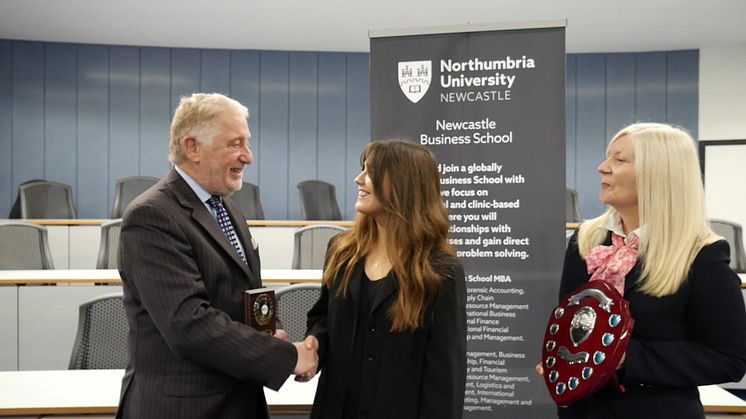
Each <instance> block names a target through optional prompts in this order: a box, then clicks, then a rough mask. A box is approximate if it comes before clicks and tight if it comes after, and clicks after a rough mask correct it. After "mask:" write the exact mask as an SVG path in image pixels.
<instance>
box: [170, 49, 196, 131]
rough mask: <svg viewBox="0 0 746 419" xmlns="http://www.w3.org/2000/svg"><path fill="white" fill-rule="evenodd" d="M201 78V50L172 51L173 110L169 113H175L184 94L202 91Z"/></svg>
mask: <svg viewBox="0 0 746 419" xmlns="http://www.w3.org/2000/svg"><path fill="white" fill-rule="evenodd" d="M201 79H202V54H201V53H200V50H198V49H174V50H172V51H171V111H170V112H169V115H173V114H174V111H175V110H176V107H177V106H179V100H181V97H182V96H189V95H191V94H192V93H195V92H201V91H202V89H201V88H200V80H201ZM169 124H170V122H169ZM169 126H170V125H169Z"/></svg>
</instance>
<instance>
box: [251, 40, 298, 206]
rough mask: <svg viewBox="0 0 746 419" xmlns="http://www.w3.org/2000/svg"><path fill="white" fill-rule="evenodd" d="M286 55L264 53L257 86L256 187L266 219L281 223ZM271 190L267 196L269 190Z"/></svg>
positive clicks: (285, 177) (284, 181) (285, 180)
mask: <svg viewBox="0 0 746 419" xmlns="http://www.w3.org/2000/svg"><path fill="white" fill-rule="evenodd" d="M288 60H289V55H288V53H286V52H263V53H262V60H261V65H260V74H261V79H262V84H261V86H260V87H259V98H260V99H259V108H260V109H261V110H262V112H261V115H259V124H260V128H259V132H258V137H259V141H258V142H259V144H260V145H259V153H258V155H257V156H255V157H256V158H257V159H258V161H257V162H256V163H255V164H257V165H258V166H259V187H260V188H262V191H263V193H264V196H265V197H269V196H271V199H269V200H265V199H262V205H263V206H264V215H265V216H266V217H267V219H270V220H272V219H276V220H283V219H286V218H287V214H288V201H287V195H288V189H289V188H290V185H289V184H288V160H287V155H288V67H289V61H288ZM270 190H271V191H272V192H271V195H268V191H270Z"/></svg>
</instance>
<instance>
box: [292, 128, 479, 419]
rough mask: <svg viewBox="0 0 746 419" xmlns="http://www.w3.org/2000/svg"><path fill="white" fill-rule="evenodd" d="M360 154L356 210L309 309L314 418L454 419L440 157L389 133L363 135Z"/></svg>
mask: <svg viewBox="0 0 746 419" xmlns="http://www.w3.org/2000/svg"><path fill="white" fill-rule="evenodd" d="M361 163H362V166H363V171H362V173H360V175H358V177H357V178H355V183H356V184H357V185H358V200H357V202H356V203H355V209H356V210H357V211H358V216H357V219H356V221H355V224H354V226H353V228H352V230H350V231H349V232H345V233H342V234H340V235H339V236H337V237H336V238H335V240H333V241H332V244H331V245H330V247H329V250H328V252H327V262H326V269H325V270H324V275H323V284H324V285H323V288H322V293H321V298H320V300H319V301H318V302H317V303H316V305H315V306H314V307H313V309H312V310H311V311H310V312H309V313H308V337H307V340H306V343H307V344H308V345H309V346H313V347H316V348H318V351H319V358H320V369H321V377H320V378H319V384H318V389H317V392H316V399H315V401H314V406H313V412H312V414H311V417H312V418H324V419H335V418H371V419H372V418H381V419H384V418H385V419H390V418H408V419H415V418H428V419H433V418H449V419H451V418H460V417H461V415H462V409H463V400H464V386H465V377H466V313H465V303H466V297H465V283H464V272H463V268H462V266H461V264H460V262H459V261H458V259H457V258H456V256H455V252H454V251H453V249H452V248H451V246H450V245H449V244H448V241H447V238H446V236H447V234H448V216H447V214H446V210H445V208H444V206H443V203H442V201H441V197H440V179H439V175H438V170H437V164H436V161H435V158H434V156H433V154H432V153H431V152H430V151H428V150H427V149H425V148H424V147H421V146H419V145H417V144H414V143H410V142H405V141H398V140H389V141H376V142H373V143H371V144H369V145H368V146H367V147H366V148H365V150H364V151H363V153H362V156H361ZM309 378H310V376H305V377H299V379H301V380H303V379H309Z"/></svg>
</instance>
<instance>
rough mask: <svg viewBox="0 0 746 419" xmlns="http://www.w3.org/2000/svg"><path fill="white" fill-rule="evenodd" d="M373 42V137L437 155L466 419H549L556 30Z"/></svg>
mask: <svg viewBox="0 0 746 419" xmlns="http://www.w3.org/2000/svg"><path fill="white" fill-rule="evenodd" d="M370 38H371V40H370V51H371V53H370V61H371V62H370V74H371V135H372V139H374V140H376V139H384V138H400V139H407V140H409V141H413V142H416V143H418V144H422V145H424V146H427V147H428V148H429V149H431V150H432V151H433V152H434V153H435V155H436V157H437V158H438V162H439V170H440V176H441V178H440V179H441V190H442V192H441V194H442V197H443V202H444V203H445V205H446V207H447V209H448V214H449V218H450V222H451V227H450V235H449V240H450V242H451V244H453V246H454V247H455V249H456V250H457V252H458V255H459V257H460V258H461V261H462V262H463V264H464V268H465V270H466V285H467V291H468V292H467V301H466V311H467V325H468V332H467V384H466V393H465V394H464V417H465V418H521V419H529V418H537V419H539V418H541V419H544V418H547V417H553V416H554V412H555V407H554V404H553V403H552V401H551V399H550V397H549V395H548V393H547V389H546V387H545V385H544V381H543V379H542V378H541V377H540V376H538V375H537V374H536V372H535V371H534V366H535V365H536V364H538V363H539V362H540V361H541V360H540V357H541V349H542V348H541V345H542V338H543V336H544V330H545V327H546V322H547V320H548V318H549V313H550V311H551V309H552V308H553V307H554V306H555V305H556V303H557V290H558V287H559V280H560V274H561V271H562V258H563V255H564V249H565V205H564V201H565V21H551V22H533V23H520V24H495V25H478V26H477V25H467V26H461V27H441V28H426V29H409V30H407V29H405V30H379V31H371V32H370ZM443 344H447V342H444V343H443ZM430 367H431V368H437V366H430Z"/></svg>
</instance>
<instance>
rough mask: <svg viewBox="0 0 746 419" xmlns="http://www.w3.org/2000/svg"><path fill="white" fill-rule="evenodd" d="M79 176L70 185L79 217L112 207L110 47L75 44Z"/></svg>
mask: <svg viewBox="0 0 746 419" xmlns="http://www.w3.org/2000/svg"><path fill="white" fill-rule="evenodd" d="M78 67H79V71H78V107H77V109H78V142H77V156H78V157H77V165H78V179H77V184H76V185H74V186H73V188H74V196H75V198H76V202H77V208H78V217H80V218H96V216H97V215H99V214H107V213H108V212H109V211H110V210H111V204H110V203H109V202H108V186H109V182H108V179H109V178H108V176H109V159H108V157H109V49H108V48H107V47H103V46H90V45H84V46H81V47H80V48H78Z"/></svg>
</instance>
